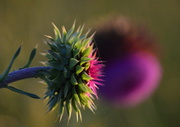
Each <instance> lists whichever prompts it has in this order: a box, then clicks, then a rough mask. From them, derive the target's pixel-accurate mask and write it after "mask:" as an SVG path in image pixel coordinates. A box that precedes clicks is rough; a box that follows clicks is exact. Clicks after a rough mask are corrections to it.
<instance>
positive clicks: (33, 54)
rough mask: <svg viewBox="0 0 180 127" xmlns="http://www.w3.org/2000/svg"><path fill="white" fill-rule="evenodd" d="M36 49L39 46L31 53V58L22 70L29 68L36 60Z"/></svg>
mask: <svg viewBox="0 0 180 127" xmlns="http://www.w3.org/2000/svg"><path fill="white" fill-rule="evenodd" d="M36 49H37V46H36V47H35V48H34V49H33V50H32V51H31V54H30V56H29V60H28V62H27V64H25V65H24V66H23V67H22V68H20V69H24V68H28V67H29V66H30V64H31V62H32V60H33V59H34V56H35V55H36Z"/></svg>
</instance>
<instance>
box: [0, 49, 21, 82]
mask: <svg viewBox="0 0 180 127" xmlns="http://www.w3.org/2000/svg"><path fill="white" fill-rule="evenodd" d="M20 52H21V46H20V47H19V48H18V50H17V51H16V52H15V54H14V56H13V58H12V59H11V62H10V64H9V66H8V68H7V69H6V70H5V71H4V72H3V73H2V74H1V75H0V81H3V80H4V79H5V78H6V76H7V75H8V73H9V71H10V70H11V67H12V65H13V63H14V61H15V59H16V58H17V56H18V55H19V53H20Z"/></svg>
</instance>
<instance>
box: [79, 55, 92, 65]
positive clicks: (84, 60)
mask: <svg viewBox="0 0 180 127" xmlns="http://www.w3.org/2000/svg"><path fill="white" fill-rule="evenodd" d="M90 60H92V58H89V57H83V58H82V59H81V61H80V65H83V64H84V63H86V62H89V61H90Z"/></svg>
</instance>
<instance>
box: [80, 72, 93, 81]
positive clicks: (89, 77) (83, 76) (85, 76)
mask: <svg viewBox="0 0 180 127" xmlns="http://www.w3.org/2000/svg"><path fill="white" fill-rule="evenodd" d="M82 79H83V80H86V81H89V80H91V79H93V78H92V77H91V76H89V75H88V74H87V73H86V72H83V74H82Z"/></svg>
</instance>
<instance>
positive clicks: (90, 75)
mask: <svg viewBox="0 0 180 127" xmlns="http://www.w3.org/2000/svg"><path fill="white" fill-rule="evenodd" d="M53 25H54V24H53ZM74 30H75V24H74V25H73V26H72V28H71V29H70V30H69V31H68V32H67V31H66V29H65V27H62V34H61V33H60V31H59V29H58V28H57V27H56V26H55V25H54V32H55V39H53V38H52V37H50V36H47V38H48V39H47V40H46V44H48V45H49V46H50V48H51V49H50V50H48V53H46V54H45V55H46V57H47V58H48V59H49V60H48V62H47V63H46V65H47V66H50V67H52V69H51V70H50V72H49V73H43V74H42V76H41V78H42V79H43V80H44V81H45V82H46V83H47V84H48V87H47V91H46V93H45V94H46V96H45V98H48V99H49V102H48V106H49V111H51V110H53V109H55V108H56V107H59V117H60V120H61V119H62V116H63V114H64V109H65V108H66V110H67V114H68V116H69V119H70V118H71V113H72V110H73V109H74V110H75V112H76V117H77V120H78V118H80V119H82V117H81V111H80V108H81V107H83V108H84V107H88V108H89V109H91V110H92V111H93V110H94V109H95V108H96V106H95V104H94V103H93V95H95V96H97V93H96V89H97V85H99V82H98V80H99V77H100V76H101V69H102V63H101V61H98V58H96V50H95V49H93V44H92V42H91V41H92V37H93V35H92V36H90V37H87V36H88V32H87V33H86V34H84V35H82V31H83V27H79V28H78V29H77V30H76V31H75V32H74Z"/></svg>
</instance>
